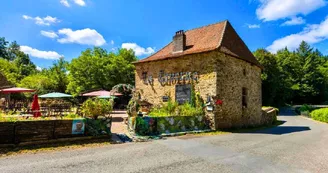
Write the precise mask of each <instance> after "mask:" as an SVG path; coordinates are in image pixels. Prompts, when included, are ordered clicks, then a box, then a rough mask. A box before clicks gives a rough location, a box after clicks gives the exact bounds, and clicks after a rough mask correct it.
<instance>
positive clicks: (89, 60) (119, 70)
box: [67, 47, 137, 95]
mask: <svg viewBox="0 0 328 173" xmlns="http://www.w3.org/2000/svg"><path fill="white" fill-rule="evenodd" d="M136 60H137V58H136V56H135V55H134V52H133V51H132V50H126V49H121V50H119V51H118V53H116V54H115V53H107V51H106V50H104V49H102V48H99V47H95V48H93V49H87V50H85V51H83V52H82V54H81V55H80V56H79V57H78V58H76V59H73V60H72V62H71V64H70V65H69V67H68V70H69V75H68V79H69V84H68V86H67V91H68V92H71V93H72V94H75V95H77V94H79V93H81V92H84V91H88V90H92V89H106V90H110V89H111V88H112V87H113V86H114V85H116V84H119V83H126V84H134V66H133V64H132V62H134V61H136Z"/></svg>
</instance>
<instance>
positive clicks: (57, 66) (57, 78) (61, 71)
mask: <svg viewBox="0 0 328 173" xmlns="http://www.w3.org/2000/svg"><path fill="white" fill-rule="evenodd" d="M67 66H68V62H67V61H65V60H64V58H63V57H61V58H60V59H59V60H57V61H56V62H54V64H53V65H52V66H51V67H50V69H49V70H46V72H45V73H46V75H47V76H48V78H49V79H50V80H51V81H52V83H53V87H54V88H53V90H54V91H57V92H62V93H64V92H65V91H66V88H67V85H68V78H67Z"/></svg>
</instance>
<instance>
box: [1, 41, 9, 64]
mask: <svg viewBox="0 0 328 173" xmlns="http://www.w3.org/2000/svg"><path fill="white" fill-rule="evenodd" d="M7 44H8V41H6V39H5V38H4V37H0V58H3V59H7V60H8V56H7Z"/></svg>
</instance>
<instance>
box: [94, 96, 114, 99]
mask: <svg viewBox="0 0 328 173" xmlns="http://www.w3.org/2000/svg"><path fill="white" fill-rule="evenodd" d="M97 98H100V99H115V98H117V97H115V96H98V97H97Z"/></svg>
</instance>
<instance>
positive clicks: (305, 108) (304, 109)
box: [299, 104, 314, 112]
mask: <svg viewBox="0 0 328 173" xmlns="http://www.w3.org/2000/svg"><path fill="white" fill-rule="evenodd" d="M313 110H314V108H313V106H310V105H307V104H304V105H302V106H301V107H300V109H299V111H300V112H311V111H313Z"/></svg>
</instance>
